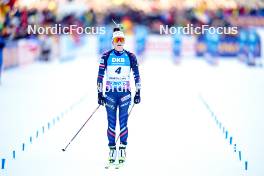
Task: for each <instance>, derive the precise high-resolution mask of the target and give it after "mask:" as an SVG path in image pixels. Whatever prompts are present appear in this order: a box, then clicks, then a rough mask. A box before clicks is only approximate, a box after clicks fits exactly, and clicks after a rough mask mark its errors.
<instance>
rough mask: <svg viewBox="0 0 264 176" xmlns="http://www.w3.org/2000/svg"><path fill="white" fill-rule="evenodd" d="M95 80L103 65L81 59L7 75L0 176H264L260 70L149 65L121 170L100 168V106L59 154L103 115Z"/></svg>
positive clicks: (2, 91)
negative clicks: (2, 160)
mask: <svg viewBox="0 0 264 176" xmlns="http://www.w3.org/2000/svg"><path fill="white" fill-rule="evenodd" d="M97 71H98V62H97V57H95V56H78V57H77V58H76V59H75V60H72V61H67V62H62V63H60V62H52V63H34V64H32V65H28V66H24V67H20V68H16V69H11V70H7V71H5V72H4V74H3V80H2V85H1V86H0V134H1V135H0V159H2V158H5V159H6V163H5V169H0V175H1V176H2V175H3V176H36V175H37V176H58V175H61V176H72V175H76V176H77V175H78V176H89V175H90V176H97V175H100V176H102V175H105V176H106V175H107V176H110V175H111V176H114V175H126V176H128V175H133V176H135V175H151V176H158V175H162V176H164V175H166V176H175V175H181V176H246V175H250V176H262V175H264V168H263V167H262V166H263V164H262V163H263V162H264V154H263V149H264V142H263V138H262V135H263V134H264V128H263V124H264V117H263V115H264V108H263V105H264V94H263V93H262V92H263V90H264V69H262V68H249V67H246V66H245V65H242V64H241V63H239V62H238V61H235V60H221V61H220V62H219V64H218V66H210V65H208V64H207V63H206V62H205V61H203V60H200V59H195V58H193V59H185V60H183V61H182V62H181V63H180V64H179V65H174V64H173V62H172V61H171V60H170V59H166V58H155V56H153V57H149V58H146V59H145V61H144V62H143V63H141V65H140V73H141V77H142V91H141V95H142V102H141V103H140V104H139V105H136V106H135V107H134V109H133V111H132V113H131V116H130V117H129V122H128V127H129V138H128V147H127V163H126V164H125V166H124V167H123V168H121V169H119V170H116V169H109V170H106V169H104V166H105V164H106V161H107V155H108V147H107V137H106V129H107V121H106V111H105V108H104V107H100V108H99V110H98V111H97V112H96V113H95V114H94V116H93V117H92V118H91V120H90V121H89V122H88V123H87V125H86V126H85V127H84V129H83V130H82V131H81V132H80V133H79V135H78V136H77V137H76V138H75V140H74V141H73V142H72V143H71V145H70V146H69V147H68V149H67V151H66V152H62V151H61V149H62V148H64V147H65V146H66V145H67V144H68V142H69V141H70V139H71V138H72V137H73V136H74V134H75V133H76V132H77V131H78V129H79V128H80V127H81V126H82V124H83V123H84V122H85V121H86V120H87V118H88V117H89V116H90V114H91V113H92V112H93V110H94V109H95V108H96V107H97V91H96V79H97ZM210 111H212V112H210ZM217 121H218V123H217ZM48 123H49V126H50V129H48ZM220 123H221V127H220ZM43 127H44V132H43ZM223 128H224V129H223ZM226 130H227V131H228V136H227V139H226V138H225V137H226V134H225V132H226ZM37 131H38V137H37ZM117 134H118V133H117ZM30 137H32V142H30ZM230 137H232V144H230ZM23 143H24V145H25V148H24V151H23V150H22V145H23ZM234 144H236V151H235V146H234ZM13 151H15V158H13ZM239 151H241V161H240V160H239ZM246 161H247V162H248V170H247V171H246V170H245V162H246ZM0 164H2V163H1V160H0ZM0 166H1V165H0Z"/></svg>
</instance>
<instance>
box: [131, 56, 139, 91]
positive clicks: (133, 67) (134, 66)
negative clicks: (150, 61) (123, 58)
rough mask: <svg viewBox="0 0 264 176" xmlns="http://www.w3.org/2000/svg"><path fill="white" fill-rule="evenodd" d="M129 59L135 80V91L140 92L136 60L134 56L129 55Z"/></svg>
mask: <svg viewBox="0 0 264 176" xmlns="http://www.w3.org/2000/svg"><path fill="white" fill-rule="evenodd" d="M130 58H131V68H132V71H133V74H134V80H135V86H136V91H140V89H141V81H140V74H139V69H138V62H137V58H136V56H135V55H134V54H131V55H130Z"/></svg>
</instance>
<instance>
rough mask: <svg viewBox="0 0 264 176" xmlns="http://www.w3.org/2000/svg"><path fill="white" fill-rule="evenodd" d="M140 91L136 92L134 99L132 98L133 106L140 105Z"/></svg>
mask: <svg viewBox="0 0 264 176" xmlns="http://www.w3.org/2000/svg"><path fill="white" fill-rule="evenodd" d="M140 100H141V99H140V90H138V91H137V92H136V95H135V97H134V103H135V104H139V103H140Z"/></svg>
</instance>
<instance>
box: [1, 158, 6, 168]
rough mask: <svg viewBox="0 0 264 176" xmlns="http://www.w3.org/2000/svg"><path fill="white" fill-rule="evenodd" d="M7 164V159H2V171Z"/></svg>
mask: <svg viewBox="0 0 264 176" xmlns="http://www.w3.org/2000/svg"><path fill="white" fill-rule="evenodd" d="M5 162H6V159H4V158H3V159H2V164H1V169H5Z"/></svg>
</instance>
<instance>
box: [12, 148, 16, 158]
mask: <svg viewBox="0 0 264 176" xmlns="http://www.w3.org/2000/svg"><path fill="white" fill-rule="evenodd" d="M13 159H16V151H15V150H13Z"/></svg>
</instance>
